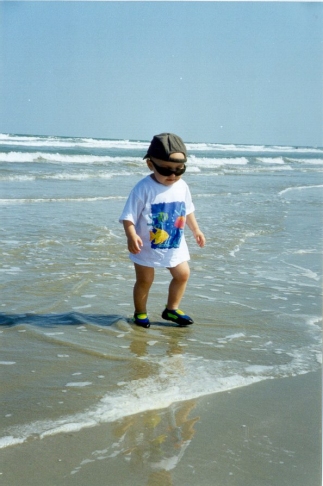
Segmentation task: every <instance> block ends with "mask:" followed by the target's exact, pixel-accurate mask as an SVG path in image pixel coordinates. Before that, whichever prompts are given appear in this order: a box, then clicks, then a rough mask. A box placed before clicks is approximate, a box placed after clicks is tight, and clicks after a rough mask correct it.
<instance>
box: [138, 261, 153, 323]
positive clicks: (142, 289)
mask: <svg viewBox="0 0 323 486" xmlns="http://www.w3.org/2000/svg"><path fill="white" fill-rule="evenodd" d="M134 265H135V271H136V283H135V286H134V288H133V302H134V306H135V312H136V313H138V314H141V313H147V300H148V295H149V290H150V287H151V285H152V283H153V281H154V269H153V268H151V267H144V266H142V265H138V264H137V263H135V264H134Z"/></svg>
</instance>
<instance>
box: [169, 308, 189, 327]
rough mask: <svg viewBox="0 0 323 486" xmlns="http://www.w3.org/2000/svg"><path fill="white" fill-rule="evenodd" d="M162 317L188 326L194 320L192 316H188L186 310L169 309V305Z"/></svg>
mask: <svg viewBox="0 0 323 486" xmlns="http://www.w3.org/2000/svg"><path fill="white" fill-rule="evenodd" d="M162 318H163V319H166V321H172V322H176V324H178V325H179V326H188V325H189V324H193V322H194V321H193V319H192V318H191V317H190V316H187V315H186V314H185V312H183V311H181V310H180V309H174V310H170V309H167V307H166V309H165V310H164V312H163V313H162Z"/></svg>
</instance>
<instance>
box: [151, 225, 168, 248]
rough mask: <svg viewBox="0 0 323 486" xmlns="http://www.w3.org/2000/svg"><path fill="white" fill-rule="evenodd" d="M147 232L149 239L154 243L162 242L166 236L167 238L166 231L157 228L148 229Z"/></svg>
mask: <svg viewBox="0 0 323 486" xmlns="http://www.w3.org/2000/svg"><path fill="white" fill-rule="evenodd" d="M149 234H150V241H154V243H155V245H160V244H161V243H164V241H166V240H167V238H169V234H168V233H167V231H165V230H162V229H159V228H158V229H156V228H154V231H149Z"/></svg>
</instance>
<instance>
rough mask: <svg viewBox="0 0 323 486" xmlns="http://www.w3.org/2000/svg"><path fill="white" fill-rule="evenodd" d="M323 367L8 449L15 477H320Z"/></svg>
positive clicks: (97, 480) (68, 481)
mask: <svg viewBox="0 0 323 486" xmlns="http://www.w3.org/2000/svg"><path fill="white" fill-rule="evenodd" d="M321 390H322V381H321V370H320V371H316V372H311V373H308V374H304V375H299V376H296V377H290V378H281V379H272V380H265V381H262V382H258V383H255V384H253V385H249V386H247V387H242V388H236V389H233V390H231V391H227V392H221V393H217V394H214V395H207V396H204V397H201V398H199V399H195V400H189V401H186V402H180V403H174V404H173V405H172V406H170V407H168V408H167V409H162V410H154V411H149V412H144V413H140V414H137V415H133V416H129V417H125V418H124V419H121V420H118V421H117V422H114V423H107V424H102V425H99V426H97V427H93V428H89V429H83V430H81V431H80V432H75V433H74V432H71V433H62V434H59V435H55V436H49V437H46V438H44V439H41V440H39V439H35V440H34V439H33V440H30V441H27V442H26V443H24V444H21V445H16V446H12V447H8V448H6V449H2V450H1V451H0V473H1V476H0V478H1V480H2V484H4V485H5V486H18V485H19V486H20V485H21V484H24V485H25V486H29V485H30V486H31V485H33V486H38V485H39V486H44V485H46V486H47V485H48V486H55V485H63V486H64V485H67V486H70V485H76V484H77V485H78V486H83V485H84V486H85V485H87V486H88V484H93V486H101V485H102V486H103V485H104V486H109V485H111V486H113V485H115V484H122V485H123V486H126V485H128V484H129V486H130V485H131V486H135V485H141V486H142V485H146V484H147V485H149V486H150V485H154V486H158V485H160V486H167V485H174V486H176V485H178V486H180V485H182V484H186V485H187V486H189V485H192V486H193V484H194V485H195V486H196V484H198V485H199V486H202V485H206V486H208V485H209V486H211V485H212V486H214V485H215V486H225V485H230V486H260V485H261V486H283V485H286V486H290V485H291V484H293V486H304V484H306V486H320V485H321V478H322V476H321V459H322V454H321V449H322V442H321V431H320V429H321V396H322V394H321Z"/></svg>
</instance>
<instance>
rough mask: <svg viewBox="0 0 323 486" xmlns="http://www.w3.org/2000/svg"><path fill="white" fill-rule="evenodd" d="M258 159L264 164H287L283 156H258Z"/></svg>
mask: <svg viewBox="0 0 323 486" xmlns="http://www.w3.org/2000/svg"><path fill="white" fill-rule="evenodd" d="M257 161H259V162H263V163H264V164H285V162H284V159H283V158H282V157H257Z"/></svg>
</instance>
